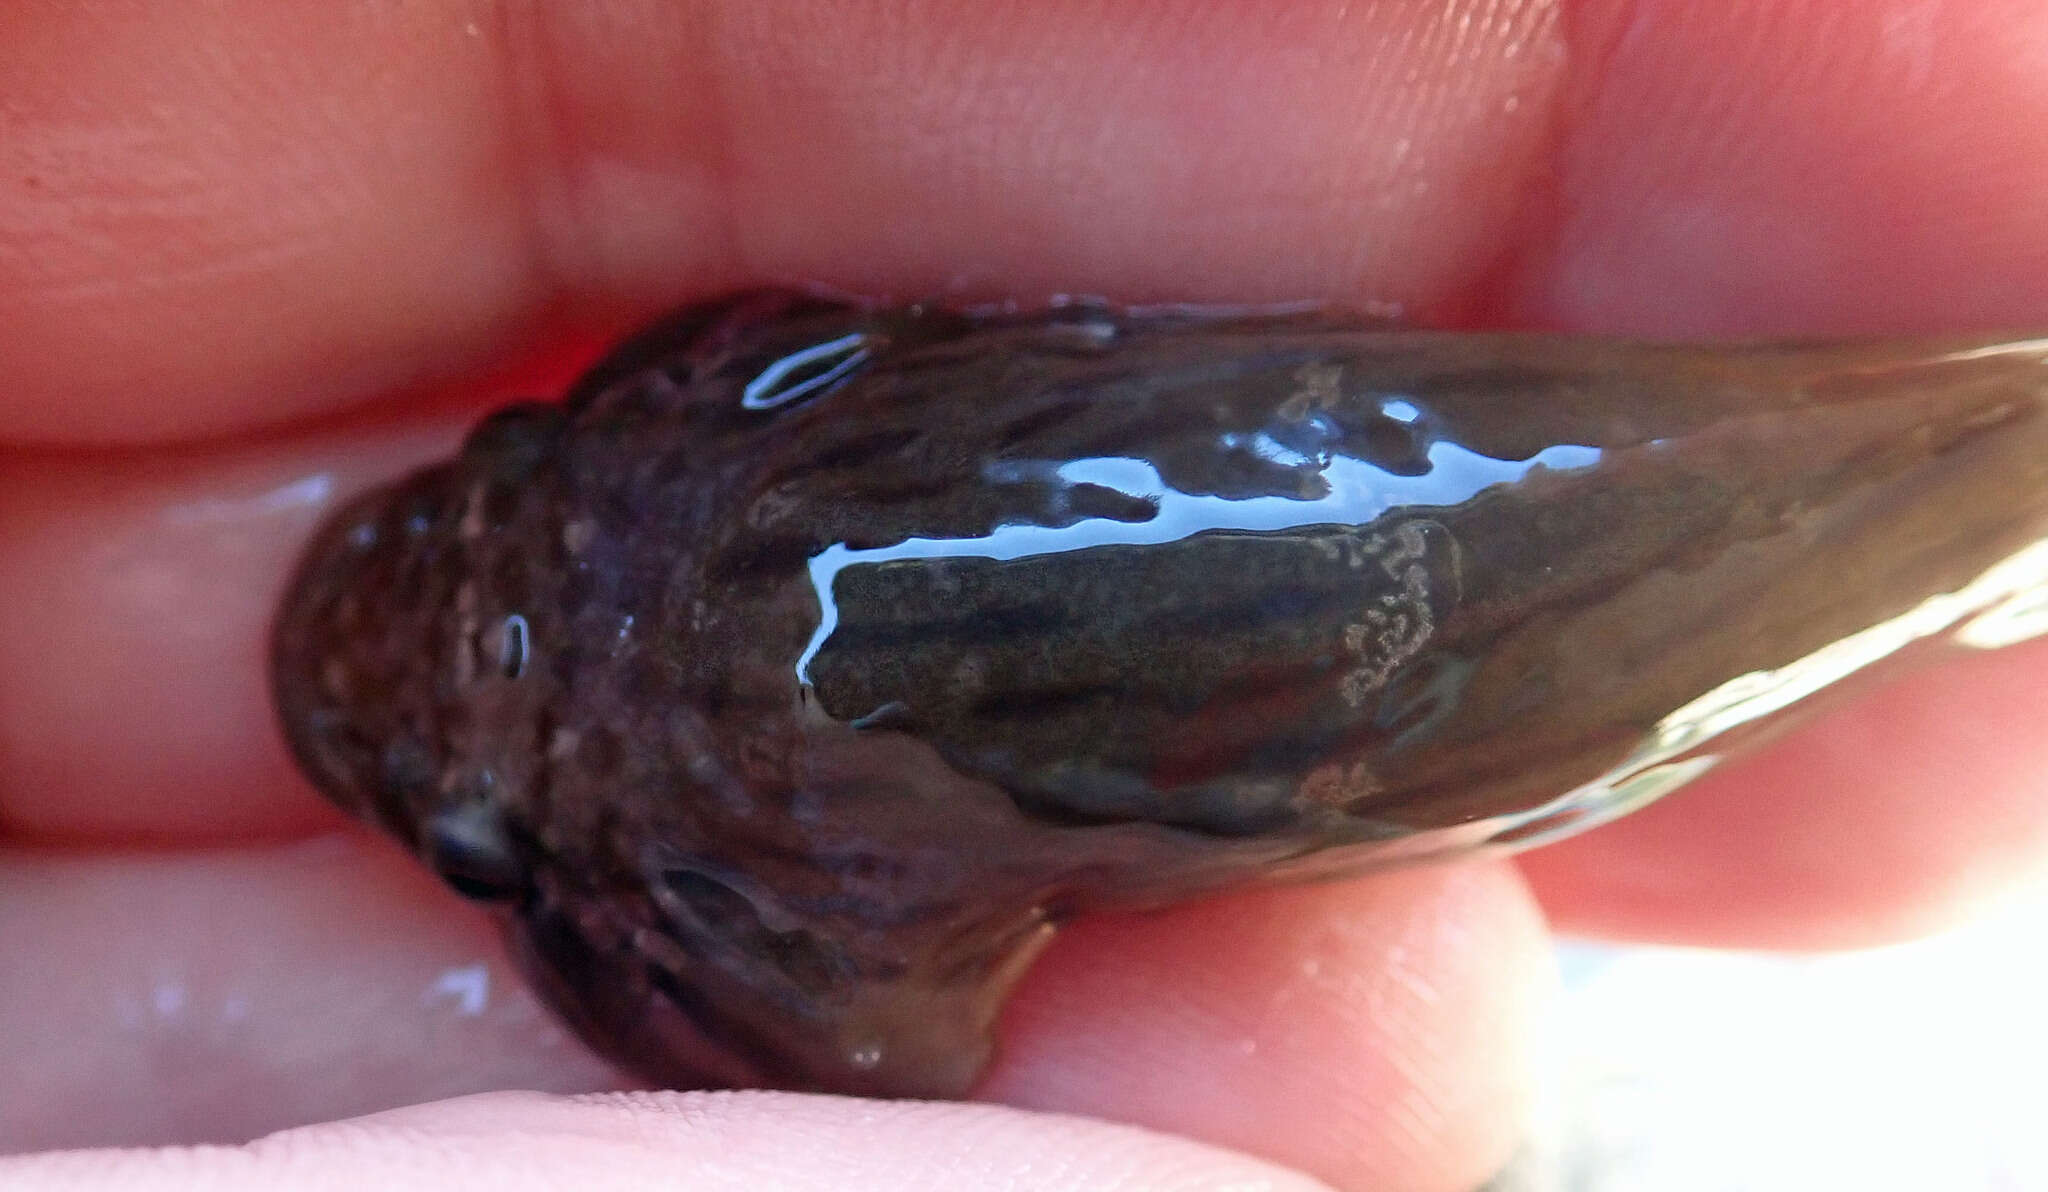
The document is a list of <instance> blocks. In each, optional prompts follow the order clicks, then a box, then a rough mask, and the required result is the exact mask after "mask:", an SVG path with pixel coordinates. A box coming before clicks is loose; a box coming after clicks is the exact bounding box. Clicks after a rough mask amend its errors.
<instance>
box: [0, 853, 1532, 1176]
mask: <svg viewBox="0 0 2048 1192" xmlns="http://www.w3.org/2000/svg"><path fill="white" fill-rule="evenodd" d="M0 938H4V939H6V940H8V941H9V946H10V951H11V952H13V953H15V954H18V955H26V956H47V957H61V958H63V963H62V964H61V965H57V966H54V967H53V966H48V965H46V966H42V967H40V968H38V967H35V966H25V965H16V966H8V967H5V968H4V969H0V1063H4V1064H5V1068H6V1070H7V1071H9V1072H10V1073H14V1074H15V1076H16V1078H15V1079H14V1080H11V1081H9V1082H7V1083H6V1085H5V1086H4V1087H0V1150H6V1149H12V1148H21V1147H54V1146H76V1145H85V1144H98V1145H106V1144H114V1143H140V1142H157V1141H166V1140H171V1139H179V1140H188V1139H194V1138H198V1139H216V1140H236V1139H241V1138H246V1137H249V1136H251V1135H253V1134H256V1133H260V1132H262V1131H265V1130H270V1129H276V1128H279V1127H282V1126H287V1125H293V1124H297V1123H300V1122H306V1121H316V1120H324V1119H325V1118H328V1117H333V1116H337V1115H342V1114H348V1113H355V1112H362V1111H363V1110H365V1109H366V1108H370V1107H376V1106H383V1105H391V1104H401V1103H405V1102H410V1101H416V1100H420V1099H424V1098H430V1097H438V1096H447V1095H450V1094H451V1093H455V1092H460V1091H467V1090H475V1089H483V1088H491V1087H504V1086H506V1085H526V1086H530V1087H541V1088H552V1089H557V1090H563V1089H576V1088H590V1087H603V1086H604V1085H605V1084H606V1083H607V1081H608V1080H609V1079H610V1077H609V1073H608V1071H607V1070H606V1069H605V1068H604V1067H603V1066H601V1065H599V1064H597V1063H596V1062H595V1061H594V1060H592V1059H590V1058H589V1057H588V1056H587V1055H585V1054H583V1053H582V1052H581V1051H580V1049H578V1048H576V1047H575V1046H574V1045H573V1044H572V1043H570V1042H569V1041H567V1040H565V1039H563V1038H562V1037H561V1035H560V1033H559V1032H558V1031H557V1030H555V1029H554V1028H553V1027H552V1026H551V1024H550V1022H549V1020H548V1019H547V1018H546V1016H544V1015H542V1014H540V1013H539V1011H538V1008H537V1007H536V1006H535V1005H534V1004H533V1002H532V1001H531V999H530V997H529V995H528V994H526V993H525V992H524V991H523V989H522V988H521V987H520V986H518V985H517V983H516V982H515V981H512V980H511V979H510V978H509V977H508V976H507V975H506V973H505V972H504V970H503V968H502V965H501V962H500V961H499V959H498V956H499V952H498V949H497V947H496V945H495V942H494V941H493V940H492V939H491V938H490V937H489V935H488V933H487V932H486V930H485V927H484V924H483V923H482V922H481V920H480V917H479V916H478V915H477V914H476V913H475V912H474V910H473V909H471V908H468V907H466V906H464V905H462V904H460V903H459V902H458V901H457V900H455V899H454V898H453V896H452V895H449V894H447V893H446V892H444V891H440V890H436V889H432V888H430V886H429V883H428V881H427V879H426V878H425V877H424V876H422V875H421V874H420V873H419V872H418V871H417V870H416V868H415V867H413V866H412V865H411V864H410V863H409V862H407V861H406V860H405V859H404V858H400V857H398V856H396V855H395V853H394V852H393V851H392V850H389V849H387V848H384V847H382V846H377V845H374V844H370V843H369V842H367V841H366V840H365V839H364V838H360V837H355V838H347V839H345V840H340V841H332V842H323V843H320V844H316V845H300V846H284V847H273V848H270V849H263V850H242V851H233V852H229V851H223V852H218V853H213V854H198V855H190V856H184V857H176V856H170V857H165V858H164V859H161V860H158V861H154V862H151V861H143V860H137V859H134V858H108V859H105V860H81V859H70V860H67V859H61V858H54V857H48V856H38V855H34V854H24V853H15V854H11V855H6V856H5V858H4V860H0ZM80 941H91V942H92V946H91V947H90V948H83V947H81V946H80ZM1548 972H1549V970H1548V958H1547V954H1546V952H1545V950H1544V947H1543V942H1542V930H1541V924H1540V922H1539V920H1538V918H1537V917H1536V915H1535V914H1534V913H1533V911H1532V909H1531V903H1530V902H1529V900H1528V898H1527V895H1526V892H1525V891H1524V890H1523V889H1522V888H1521V886H1520V883H1519V881H1518V880H1517V879H1516V878H1515V877H1514V875H1513V873H1512V871H1511V870H1510V869H1508V868H1506V867H1498V866H1495V867H1472V868H1452V869H1441V870H1417V871H1414V872H1411V873H1405V874H1399V875H1388V876H1387V877H1385V878H1382V879H1379V880H1375V881H1371V882H1365V883H1358V884H1352V885H1338V886H1321V887H1310V888H1298V889H1289V890H1282V891H1269V892H1263V893H1258V894H1251V895H1245V896H1240V897H1237V898H1233V899H1230V900H1226V901H1218V902H1215V903H1210V904H1205V905H1201V906H1190V907H1185V908H1181V909H1178V910H1174V911H1169V912H1166V913H1163V914H1160V915H1156V916H1149V917H1145V918H1141V919H1118V920H1107V921H1103V922H1100V923H1091V924H1081V925H1077V926H1076V927H1075V928H1074V929H1073V934H1072V935H1071V936H1069V937H1068V938H1066V939H1063V940H1060V941H1056V943H1055V945H1054V946H1053V948H1052V949H1051V950H1050V951H1049V952H1048V953H1047V955H1046V956H1045V957H1044V959H1043V960H1042V961H1041V962H1040V964H1039V966H1038V968H1037V969H1036V970H1035V971H1034V972H1033V973H1032V975H1031V977H1030V980H1029V982H1028V985H1027V987H1026V989H1025V991H1024V992H1023V995H1022V996H1021V998H1020V1000H1019V1001H1018V1003H1017V1006H1016V1008H1015V1010H1014V1012H1013V1013H1012V1014H1011V1016H1010V1017H1009V1019H1008V1020H1006V1022H1005V1025H1004V1031H1003V1036H1002V1039H1001V1045H1000V1051H1001V1053H1002V1055H1003V1059H1002V1060H1001V1061H1000V1065H999V1067H998V1068H997V1070H996V1071H995V1072H994V1073H993V1074H992V1075H991V1077H990V1079H989V1081H988V1084H987V1086H986V1088H985V1089H984V1090H983V1095H985V1096H987V1097H991V1098H996V1099H1001V1100H1008V1101H1013V1102H1016V1103H1019V1104H1023V1105H1027V1106H1032V1107H1047V1108H1049V1107H1058V1108H1062V1109H1066V1110H1069V1111H1079V1112H1087V1113H1095V1114H1100V1115H1102V1116H1105V1117H1112V1118H1116V1119H1118V1120H1123V1121H1129V1122H1134V1123H1137V1124H1139V1125H1144V1126H1150V1127H1153V1128H1156V1129H1160V1130H1165V1131H1168V1132H1171V1133H1175V1134H1181V1135H1185V1136H1187V1137H1192V1138H1201V1139H1204V1140H1206V1141H1209V1142H1212V1143H1217V1144H1221V1145H1227V1146H1235V1147H1238V1148H1241V1149H1243V1150H1245V1151H1246V1152H1248V1153H1254V1154H1259V1155H1262V1156H1264V1157H1266V1158H1268V1159H1273V1160H1276V1161H1279V1162H1284V1163H1287V1164H1289V1165H1291V1166H1296V1167H1299V1168H1301V1169H1303V1170H1305V1171H1308V1172H1310V1173H1312V1174H1316V1175H1319V1176H1321V1177H1322V1178H1324V1179H1327V1180H1329V1181H1330V1182H1332V1183H1334V1184H1337V1185H1338V1186H1342V1187H1373V1188H1444V1189H1463V1188H1468V1187H1471V1186H1473V1185H1474V1184H1476V1183H1477V1182H1478V1181H1479V1180H1481V1179H1483V1178H1485V1176H1486V1175H1488V1174H1489V1173H1490V1171H1491V1170H1492V1169H1493V1168H1495V1167H1497V1166H1498V1165H1499V1164H1500V1163H1502V1162H1503V1161H1505V1159H1506V1157H1507V1153H1508V1150H1509V1149H1510V1148H1511V1147H1512V1146H1513V1144H1514V1142H1515V1141H1516V1139H1517V1137H1518V1136H1519V1133H1520V1129H1521V1124H1522V1118H1523V1109H1524V1105H1523V1098H1524V1095H1525V1091H1526V1085H1527V1079H1528V1073H1527V1071H1526V1067H1527V1063H1528V1050H1529V1036H1530V1032H1531V1030H1532V1020H1533V1018H1534V1015H1535V1010H1536V1007H1537V1005H1538V1004H1539V1003H1540V1001H1541V998H1542V994H1543V991H1544V989H1545V988H1546V984H1547V979H1548Z"/></svg>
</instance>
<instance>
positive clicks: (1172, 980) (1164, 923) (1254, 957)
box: [981, 864, 1551, 1189]
mask: <svg viewBox="0 0 2048 1192" xmlns="http://www.w3.org/2000/svg"><path fill="white" fill-rule="evenodd" d="M1510 874H1511V869H1510V868H1509V867H1506V866H1499V865H1481V864H1470V865H1461V866H1456V867H1451V868H1429V869H1421V870H1413V871H1407V872H1400V873H1389V874H1383V875H1379V876H1377V877H1374V878H1372V879H1369V880H1365V881H1358V882H1348V883H1344V884H1340V885H1323V886H1309V887H1296V888H1290V889H1279V890H1262V891H1257V892H1254V893H1248V894H1242V895H1237V896H1233V897H1230V898H1224V899H1214V900H1211V901H1208V902H1203V903H1199V904H1195V905H1191V906H1186V907H1182V908H1178V909H1175V910H1172V911H1168V912H1165V913H1163V914H1155V915H1131V916H1114V917H1111V916H1105V917H1102V918H1098V919H1091V920H1084V921H1082V922H1079V923H1076V924H1074V925H1072V926H1071V927H1069V928H1068V929H1067V930H1066V932H1065V933H1064V934H1063V936H1062V938H1061V939H1060V940H1058V941H1057V942H1056V943H1055V945H1054V948H1053V950H1052V951H1051V952H1050V953H1049V954H1048V955H1047V957H1046V958H1045V960H1044V961H1042V962H1041V964H1040V966H1039V968H1038V969H1036V970H1034V971H1033V973H1032V974H1031V975H1030V976H1029V977H1027V978H1026V981H1025V984H1024V987H1023V988H1022V989H1021V990H1020V991H1019V993H1018V995H1017V997H1016V999H1015V1000H1014V1001H1013V1002H1012V1003H1011V1006H1010V1009H1009V1012H1008V1014H1007V1016H1006V1018H1005V1032H1004V1042H1005V1046H1006V1050H1005V1052H1004V1053H1003V1056H1002V1058H1001V1060H1000V1061H999V1063H998V1066H997V1068H996V1069H995V1071H994V1072H993V1073H992V1074H991V1076H990V1078H989V1079H988V1081H987V1082H986V1084H985V1085H984V1087H983V1088H982V1090H981V1093H982V1095H984V1096H988V1097H992V1098H994V1099H997V1100H1000V1101H1004V1102H1007V1103H1009V1104H1014V1105H1025V1106H1030V1107H1034V1108H1044V1109H1061V1110H1065V1111H1068V1112H1079V1113H1094V1114H1102V1115H1105V1116H1110V1117H1114V1118H1116V1119H1117V1120H1119V1121H1127V1122H1135V1123H1137V1124H1140V1125H1147V1126H1153V1127H1156V1128H1158V1129H1162V1130H1167V1131H1171V1132H1173V1133H1176V1134H1184V1135H1187V1136H1189V1137H1193V1138H1202V1139H1206V1140H1208V1141H1211V1142H1218V1143H1222V1144H1223V1145H1226V1146H1230V1147H1234V1148H1238V1149H1241V1150H1244V1151H1247V1152H1250V1153H1254V1154H1259V1155H1264V1156H1266V1157H1268V1158H1272V1159H1277V1160H1279V1161H1281V1162H1283V1163H1286V1164H1288V1165H1289V1166H1291V1167H1296V1168H1298V1169H1300V1170H1302V1171H1306V1172H1309V1173H1311V1174H1314V1175H1318V1176H1321V1177H1322V1178H1323V1179H1325V1180H1328V1181H1329V1182H1331V1183H1333V1184H1335V1185H1337V1186H1339V1187H1344V1188H1421V1187H1444V1188H1459V1189H1465V1188H1473V1187H1477V1186H1479V1184H1480V1183H1482V1182H1483V1181H1485V1180H1486V1179H1487V1177H1489V1176H1490V1175H1492V1174H1493V1173H1494V1172H1496V1171H1498V1170H1499V1169H1500V1167H1501V1166H1502V1165H1503V1164H1505V1163H1506V1162H1507V1159H1508V1157H1509V1152H1510V1151H1511V1149H1512V1148H1513V1147H1514V1146H1515V1145H1516V1143H1517V1142H1519V1141H1520V1140H1521V1138H1522V1129H1523V1126H1524V1123H1525V1122H1526V1120H1527V1116H1528V1112H1527V1111H1528V1108H1529V1106H1528V1097H1529V1096H1530V1090H1531V1067H1532V1058H1531V1051H1530V1048H1531V1045H1532V1042H1533V1039H1534V1036H1535V1034H1536V1020H1537V1017H1538V1010H1539V1007H1540V1006H1541V1005H1542V1004H1543V1002H1544V995H1545V994H1546V993H1547V992H1548V990H1549V986H1550V977H1551V970H1550V961H1549V958H1548V951H1547V947H1546V944H1545V938H1546V937H1545V933H1544V928H1543V924H1542V922H1541V920H1540V918H1539V917H1538V916H1537V914H1536V913H1535V912H1534V910H1533V908H1532V906H1531V904H1530V903H1529V902H1528V901H1527V900H1526V897H1525V895H1524V892H1523V891H1522V889H1521V888H1520V886H1519V885H1518V883H1517V882H1516V881H1515V880H1514V879H1513V878H1512V876H1510Z"/></svg>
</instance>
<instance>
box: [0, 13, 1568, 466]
mask: <svg viewBox="0 0 2048 1192" xmlns="http://www.w3.org/2000/svg"><path fill="white" fill-rule="evenodd" d="M14 24H15V25H16V26H17V28H16V29H15V31H14V33H13V35H11V36H9V37H7V38H0V94H5V95H7V96H8V97H9V98H8V103H7V106H6V108H5V109H4V115H0V119H4V120H5V122H6V134H5V135H4V136H0V221H4V222H0V358H5V359H7V360H8V361H10V364H11V372H12V378H11V381H10V383H9V386H8V389H7V391H6V392H5V393H0V441H4V440H6V439H10V438H11V439H15V440H33V441H45V442H88V441H90V442H109V441H140V440H148V439H154V438H165V437H178V436H190V435H198V434H208V433H217V432H222V431H227V430H232V429H235V428H238V427H242V426H247V425H250V424H253V423H257V422H267V421H276V420H282V419H287V418H291V417H293V416H298V415H305V414H310V413H315V412H319V411H323V410H328V409H331V408H334V407H335V406H337V405H341V404H344V403H347V402H350V401H354V400H359V399H361V398H363V397H365V396H367V395H371V394H376V393H381V392H387V391H390V390H392V389H394V388H398V387H402V386H407V385H413V384H419V383H424V382H430V381H433V380H435V379H445V378H448V377H451V376H454V375H457V374H460V373H463V372H465V371H471V370H474V369H475V368H477V367H478V366H479V365H480V364H482V363H484V362H487V361H492V360H496V359H499V358H502V357H503V356H505V355H506V354H508V353H510V352H513V351H516V350H517V349H518V348H519V347H520V346H521V345H524V344H530V343H532V342H534V341H535V340H536V339H546V338H551V337H558V336H561V335H563V334H575V333H576V329H577V328H579V327H580V328H582V329H584V330H585V331H596V332H598V333H609V332H610V331H613V330H616V329H617V328H618V327H619V326H621V325H622V324H623V323H625V322H628V321H630V320H632V319H633V318H636V317H639V316H641V315H644V314H645V313H647V312H648V311H650V310H652V309H654V308H656V307H660V306H665V305H668V304H672V303H675V302H678V301H681V300H684V299H687V298H690V297H694V296H699V295H703V294H706V293H710V292H714V291H717V290H720V289H724V288H728V287H731V286H733V285H736V284H752V283H759V282H761V281H764V280H766V281H784V282H818V283H829V284H831V285H835V286H840V287H846V288H851V289H854V290H859V291H863V292H874V293H894V294H899V295H903V294H911V295H917V296H928V295H931V294H935V293H953V294H977V295H996V296H1005V297H1008V296H1016V297H1020V298H1027V299H1028V298H1030V297H1031V296H1033V295H1041V294H1044V293H1045V292H1047V291H1049V290H1077V289H1078V290H1091V291H1100V292H1105V293H1110V294H1113V295H1115V296H1118V297H1122V298H1130V299H1137V298H1167V299H1172V300H1199V299H1205V298H1229V299H1233V300H1242V299H1256V298H1262V297H1272V298H1299V297H1302V296H1304V295H1341V296H1347V297H1366V298H1375V299H1384V300H1388V301H1392V302H1397V303H1401V304H1405V305H1409V306H1428V305H1432V304H1436V303H1440V302H1443V301H1446V300H1448V298H1449V297H1450V296H1452V295H1455V294H1456V293H1457V292H1458V291H1459V290H1460V289H1461V288H1463V287H1465V286H1467V285H1468V284H1469V283H1470V282H1471V281H1472V280H1473V279H1474V278H1476V277H1477V276H1479V275H1480V274H1481V273H1482V272H1483V271H1484V270H1485V269H1486V268H1487V267H1488V266H1489V265H1490V264H1491V263H1492V259H1493V257H1494V255H1495V254H1496V253H1497V252H1498V251H1499V248H1500V229H1501V228H1503V227H1504V226H1507V225H1508V224H1509V223H1510V222H1511V219H1510V217H1511V215H1512V214H1513V212H1514V209H1515V208H1516V206H1517V205H1518V203H1519V202H1520V197H1519V191H1520V188H1521V186H1522V184H1523V182H1524V181H1525V178H1526V174H1527V171H1528V169H1529V168H1530V167H1531V166H1532V165H1533V163H1534V162H1535V161H1536V160H1537V157H1538V155H1539V154H1540V152H1541V150H1542V147H1543V145H1544V142H1545V139H1546V137H1547V135H1548V119H1549V117H1548V113H1549V112H1550V111H1551V108H1552V104H1551V100H1552V98H1553V96H1554V94H1555V92H1556V90H1557V88H1558V86H1559V84H1560V80H1561V78H1562V65H1563V61H1564V54H1563V41H1562V37H1563V30H1562V29H1561V27H1560V25H1559V23H1558V20H1557V14H1556V12H1555V10H1554V9H1553V8H1552V7H1550V6H1548V5H1545V4H1537V3H1500V2H1498V0H1460V2H1458V3H1453V4H1448V5H1446V4H1440V3H1437V4H1424V3H1419V2H1405V3H1397V4H1376V5H1353V4H1346V3H1341V2H1337V0H1318V2H1316V3H1312V4H1301V5H1287V6H1279V7H1274V8H1271V9H1255V8H1248V7H1245V6H1238V5H1224V6H1216V5H1209V4H1203V3H1197V2H1194V0H1174V2H1172V3H1155V4H1144V5H1108V6H1104V5H1098V4H1093V3H1088V2H1087V0H1062V2H1061V3H1056V4H1053V5H1044V4H1036V5H979V4H978V5H965V6H963V5H953V4H945V3H941V2H938V0H925V2H922V3H916V4H910V5H891V6H886V7H869V6H847V5H838V4H829V3H823V2H820V0H805V2H797V3H787V4H776V5H762V4H721V3H715V2H712V0H696V2H694V3H680V4H670V5H660V6H654V7H650V8H642V7H639V6H628V5H620V4H592V5H571V6H560V5H545V6H542V5H535V6H527V5H491V4H485V3H481V2H480V0H475V2H465V0H436V2H434V3H428V4H411V5H398V6H358V5H330V6H322V7H319V8H316V9H310V10H306V11H292V12H289V13H288V12H287V11H286V10H283V9H279V8H277V7H276V6H275V5H266V4H262V3H257V2H255V0H232V2H229V3H223V4H218V5H208V6H204V7H201V8H196V9H189V8H187V9H178V10H175V11H174V10H171V9H154V8H149V7H146V6H136V7H135V8H132V9H129V10H126V11H117V12H107V11H105V10H98V9H81V8H78V7H76V6H72V5H60V4H50V5H47V6H43V7H40V8H37V9H35V10H33V11H32V12H30V13H29V14H28V15H25V16H20V17H17V18H16V19H15V22H14Z"/></svg>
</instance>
